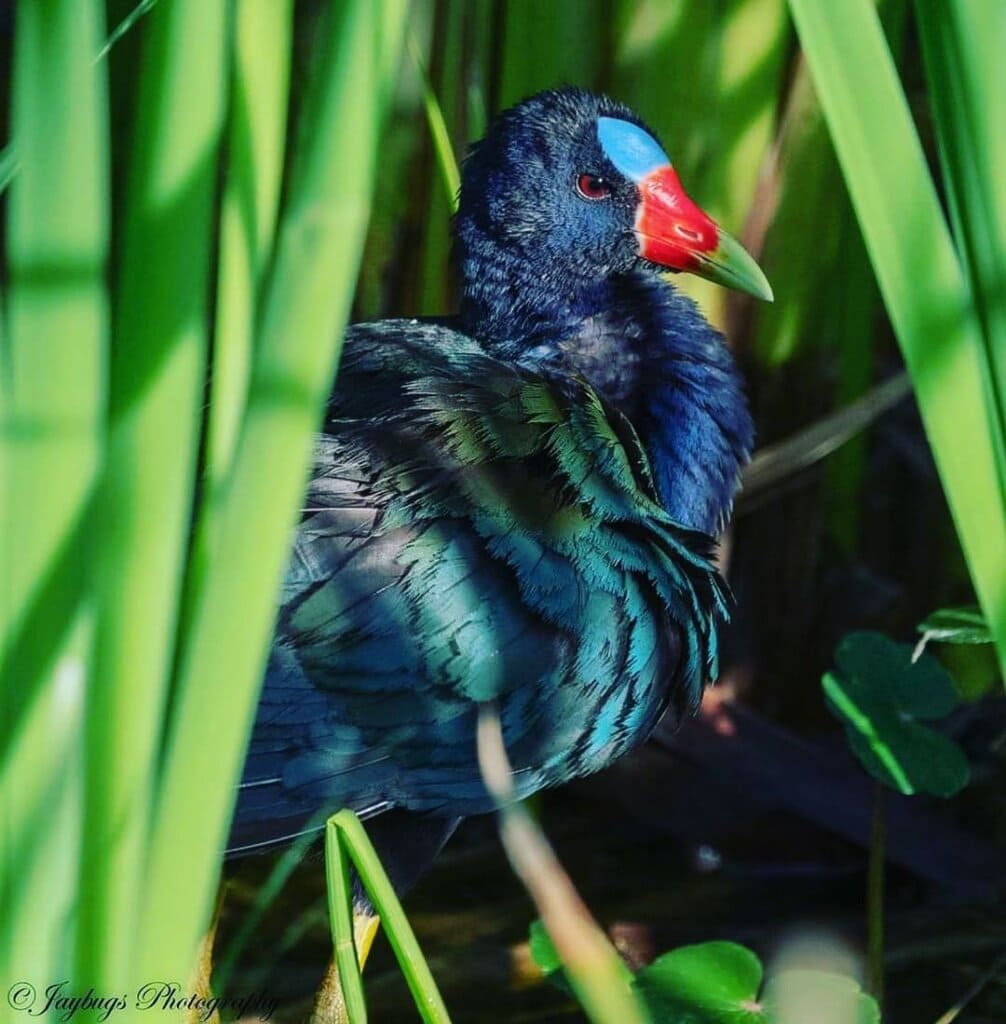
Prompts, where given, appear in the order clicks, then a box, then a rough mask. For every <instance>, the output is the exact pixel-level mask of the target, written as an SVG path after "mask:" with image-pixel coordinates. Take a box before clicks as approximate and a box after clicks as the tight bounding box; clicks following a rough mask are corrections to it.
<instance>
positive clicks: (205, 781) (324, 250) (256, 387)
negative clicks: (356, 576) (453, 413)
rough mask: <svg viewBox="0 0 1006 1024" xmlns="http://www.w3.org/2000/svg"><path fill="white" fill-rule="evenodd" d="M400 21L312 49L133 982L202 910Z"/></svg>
mask: <svg viewBox="0 0 1006 1024" xmlns="http://www.w3.org/2000/svg"><path fill="white" fill-rule="evenodd" d="M404 15H405V4H404V2H401V0H385V2H384V3H380V4H379V3H374V2H373V0H352V2H350V0H347V2H345V3H341V4H338V5H336V6H335V7H333V9H332V11H331V12H330V16H329V19H328V21H327V23H326V25H325V28H324V32H323V35H322V36H321V39H320V52H319V54H318V57H319V60H318V63H317V65H316V71H317V77H316V78H315V79H314V80H313V82H312V83H311V88H310V91H309V94H308V97H307V99H306V101H305V107H304V111H303V114H304V117H303V121H302V123H301V125H300V126H299V129H300V130H299V138H300V140H301V144H302V148H301V150H300V153H299V157H300V160H299V162H298V163H297V165H296V166H295V167H294V171H293V176H292V180H291V183H290V188H289V191H288V199H287V203H286V207H285V210H284V212H283V216H282V218H281V221H280V227H279V234H278V242H277V245H276V250H275V251H276V256H275V265H274V267H273V271H272V277H271V281H270V284H269V289H268V293H267V298H266V306H265V311H264V315H263V318H262V321H261V323H262V327H261V335H260V338H259V344H258V350H257V360H256V366H255V373H254V376H253V380H252V385H251V390H250V394H249V403H248V411H247V414H246V417H245V421H244V426H243V428H242V432H241V436H240V439H239V442H238V449H237V453H236V456H235V460H234V468H233V471H232V473H231V478H230V481H229V484H228V487H227V492H226V494H225V495H224V498H223V502H222V505H221V508H220V531H219V535H218V537H219V544H218V545H217V547H216V550H215V552H214V560H213V565H212V567H211V571H210V572H209V573H208V574H207V583H206V587H205V589H204V592H203V594H202V595H201V601H200V604H199V606H198V608H197V609H196V610H195V616H194V618H193V622H192V637H191V643H190V645H189V646H188V649H187V651H186V654H185V659H184V662H183V664H182V665H181V667H180V676H179V687H178V695H177V702H176V704H175V707H174V709H173V717H172V723H171V735H170V740H169V744H168V748H167V750H166V759H165V762H164V770H163V783H162V788H161V792H160V796H159V802H158V807H157V819H156V828H155V832H154V844H153V850H152V857H151V860H150V863H149V866H148V886H147V898H146V900H145V902H144V906H143V918H142V925H141V928H140V930H139V934H140V936H141V938H142V947H141V951H140V965H141V973H143V974H149V975H150V976H151V977H153V976H155V975H156V976H161V975H167V976H169V977H170V976H181V975H184V974H185V972H186V969H187V966H188V964H190V963H191V959H192V955H193V953H194V951H195V948H196V943H197V940H198V938H199V931H200V928H201V927H202V926H204V924H205V922H206V919H207V915H208V913H209V908H210V905H211V902H212V894H213V885H214V878H215V875H216V869H217V857H218V855H219V850H220V847H221V844H222V841H223V838H224V835H225V833H226V829H227V825H228V820H229V816H230V812H231V808H232V806H233V802H234V794H235V790H234V785H235V782H236V780H237V778H238V776H239V774H240V769H241V762H242V757H243V754H244V750H245V746H246V744H247V738H248V732H249V729H250V726H251V721H252V717H253V714H254V710H255V703H256V698H257V695H258V690H259V686H260V681H261V673H262V670H263V667H264V663H265V657H266V652H267V649H268V643H269V637H270V633H271V627H272V624H273V618H274V615H275V602H276V593H277V588H278V585H279V580H280V575H281V571H282V568H283V565H284V562H285V559H286V556H287V548H288V544H289V537H290V529H291V527H292V525H293V523H294V521H295V515H296V509H297V508H298V507H299V501H300V496H301V493H302V489H303V486H304V478H305V476H306V473H307V469H308V464H309V459H310V453H311V447H312V446H311V439H312V435H313V432H314V430H315V428H316V426H317V422H318V416H319V410H320V408H321V405H322V401H323V399H324V396H325V394H326V392H327V390H328V388H329V387H330V386H331V382H332V374H333V369H334V365H335V362H336V358H337V355H338V351H339V347H340V342H341V328H342V325H343V324H344V323H345V320H346V317H347V314H348V312H349V304H350V300H351V297H352V293H353V287H354V284H355V281H356V274H357V269H358V264H359V257H360V250H361V246H362V242H363V237H364V232H365V229H366V225H367V216H368V211H369V205H370V197H371V191H372V185H373V178H374V175H375V173H376V171H377V148H378V141H379V132H380V125H381V121H382V113H383V110H384V108H385V106H386V101H387V99H388V92H389V82H388V81H387V75H386V71H387V69H388V68H391V67H394V66H395V63H396V62H395V60H394V55H395V54H396V53H397V51H398V47H399V45H400V41H401V31H402V29H403V27H404ZM193 793H198V794H199V799H198V800H197V801H195V802H194V801H193ZM178 836H184V837H185V841H184V842H181V843H180V842H178ZM179 892H184V893H185V894H186V898H185V899H184V900H180V899H179V898H178V895H177V894H178V893H179Z"/></svg>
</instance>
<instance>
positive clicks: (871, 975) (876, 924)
mask: <svg viewBox="0 0 1006 1024" xmlns="http://www.w3.org/2000/svg"><path fill="white" fill-rule="evenodd" d="M886 854H887V816H886V814H885V810H884V786H883V784H882V783H880V782H877V783H875V785H874V789H873V823H872V825H871V828H870V861H869V867H868V869H867V879H866V913H867V938H866V950H867V953H866V985H867V988H868V989H869V991H870V993H871V995H872V996H873V997H874V999H876V1000H877V1004H878V1005H882V1004H883V1000H884V862H885V859H886Z"/></svg>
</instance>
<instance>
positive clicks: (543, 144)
mask: <svg viewBox="0 0 1006 1024" xmlns="http://www.w3.org/2000/svg"><path fill="white" fill-rule="evenodd" d="M455 238H456V247H457V255H458V258H459V264H460V269H461V274H462V288H463V292H464V295H465V298H466V300H468V301H469V302H473V301H474V302H475V303H476V304H477V305H478V306H479V307H486V306H487V304H488V306H490V307H492V306H495V307H497V312H498V313H499V314H500V315H502V316H503V317H504V319H508V320H510V322H511V323H512V322H513V321H514V319H516V321H517V322H518V323H519V321H520V319H521V316H522V315H525V310H524V306H525V305H526V303H527V301H528V300H533V299H535V298H536V297H537V298H538V299H540V300H541V301H546V300H548V299H549V298H551V299H552V300H553V301H555V302H559V303H562V304H565V305H566V306H572V307H576V306H578V305H579V304H581V303H582V302H589V298H588V296H589V295H590V293H591V292H592V291H593V290H596V289H597V288H598V287H600V286H602V285H603V283H604V282H605V281H607V280H609V279H610V278H611V277H613V276H617V275H620V274H627V273H629V272H631V271H632V270H634V269H636V268H638V267H639V266H640V265H644V266H645V265H649V266H651V267H653V268H659V269H661V270H664V271H672V272H681V271H685V272H689V273H693V274H698V275H700V276H702V277H706V278H711V279H712V280H714V281H717V282H719V283H721V284H724V285H727V286H729V287H732V288H738V289H740V290H742V291H746V292H749V293H751V294H752V295H755V296H757V297H758V298H761V299H771V297H772V291H771V288H770V287H769V284H768V281H767V280H766V279H765V276H764V274H763V273H762V272H761V270H760V269H759V267H758V265H757V264H756V263H755V261H754V260H753V259H752V258H751V257H750V256H749V255H748V253H747V252H746V251H745V250H744V249H743V248H742V247H741V245H740V243H738V242H737V241H735V240H734V239H733V238H731V237H730V235H728V234H727V233H726V232H725V231H723V230H722V229H721V228H720V227H718V226H717V225H716V224H715V222H714V221H713V220H712V219H711V218H710V217H709V216H708V215H707V214H706V213H704V212H703V211H702V210H701V209H700V208H699V207H698V206H697V205H696V204H695V203H693V202H692V200H691V199H690V198H689V197H688V195H687V194H686V192H685V191H684V189H683V188H682V186H681V183H680V181H679V180H678V176H677V174H676V173H675V171H674V168H673V166H672V164H671V161H670V159H669V158H668V156H667V154H666V153H665V152H664V150H663V148H662V147H661V145H660V143H659V142H658V141H657V139H656V137H655V136H654V134H653V133H652V132H651V131H650V130H649V129H648V128H647V127H646V125H645V124H643V122H642V121H640V119H639V118H638V117H636V115H635V114H633V113H632V111H630V110H629V109H628V108H627V107H625V106H623V105H622V104H620V103H616V102H614V101H613V100H610V99H608V98H607V97H603V96H595V95H592V94H590V93H587V92H584V91H582V90H579V89H561V90H555V91H549V92H544V93H539V94H538V95H536V96H533V97H531V98H530V99H528V100H525V101H524V102H522V103H520V104H518V105H517V106H515V107H512V108H511V109H509V110H507V111H505V112H504V113H503V114H501V115H500V117H499V118H498V119H497V120H496V122H495V123H494V124H493V126H492V127H491V129H490V130H489V132H488V134H487V135H486V137H485V139H483V140H482V141H481V142H479V143H477V144H476V145H475V146H474V147H473V148H472V150H471V152H470V153H469V155H468V157H467V159H466V161H465V164H464V168H463V175H462V185H461V195H460V202H459V209H458V214H457V218H456V221H455ZM529 289H530V292H531V294H528V291H529ZM536 292H540V293H541V294H540V295H539V296H536V295H535V293H536ZM511 293H512V294H511ZM508 307H512V309H509V310H508ZM480 312H481V314H482V319H484V318H485V313H490V312H492V311H491V310H490V309H488V308H486V309H482V310H480ZM476 315H479V314H478V313H476ZM492 326H493V327H499V326H501V325H495V324H494V325H492Z"/></svg>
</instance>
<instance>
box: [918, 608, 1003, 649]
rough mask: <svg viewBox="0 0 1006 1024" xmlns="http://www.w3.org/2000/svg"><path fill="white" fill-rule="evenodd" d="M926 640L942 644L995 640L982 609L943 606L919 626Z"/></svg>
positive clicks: (990, 641) (987, 642)
mask: <svg viewBox="0 0 1006 1024" xmlns="http://www.w3.org/2000/svg"><path fill="white" fill-rule="evenodd" d="M918 630H919V632H920V633H921V634H922V638H923V640H924V641H926V642H928V641H930V640H934V641H936V642H937V643H941V644H990V643H993V642H994V638H993V636H992V633H991V632H990V630H989V625H988V623H987V622H986V621H985V616H984V615H982V613H981V609H980V608H976V607H974V606H969V607H966V608H941V609H940V610H939V611H936V612H933V614H932V615H930V616H929V617H928V618H927V619H926V620H925V621H924V622H920V623H919V626H918Z"/></svg>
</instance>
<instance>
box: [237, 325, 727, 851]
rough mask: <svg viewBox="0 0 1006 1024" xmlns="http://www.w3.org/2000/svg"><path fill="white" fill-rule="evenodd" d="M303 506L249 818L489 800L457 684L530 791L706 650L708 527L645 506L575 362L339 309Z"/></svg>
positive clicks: (710, 652)
mask: <svg viewBox="0 0 1006 1024" xmlns="http://www.w3.org/2000/svg"><path fill="white" fill-rule="evenodd" d="M305 508H306V510H305V513H304V519H303V522H302V524H301V526H300V528H299V530H298V534H297V539H296V543H295V548H294V556H293V560H292V564H291V568H290V570H289V572H288V575H287V579H286V582H285V587H284V592H283V604H282V611H281V614H280V618H279V623H278V627H277V635H276V642H275V647H274V651H273V656H272V661H271V664H270V669H269V681H268V685H267V687H266V690H265V693H264V696H263V706H262V708H261V710H260V715H259V722H258V724H257V726H256V732H255V737H254V739H253V745H252V750H251V755H250V759H249V771H246V779H247V781H248V782H250V783H251V785H250V786H248V785H246V786H245V788H244V790H243V793H242V801H243V806H242V808H241V810H242V815H243V817H242V818H241V819H240V820H241V821H242V822H243V823H244V824H245V827H246V829H247V831H248V833H249V834H252V833H254V834H255V835H259V834H260V833H261V831H262V827H263V826H265V825H268V826H269V827H270V828H275V827H280V828H282V826H281V825H280V824H279V823H280V822H281V821H285V822H287V824H290V822H291V821H292V820H293V821H296V820H300V819H301V818H303V817H306V816H307V815H309V814H310V813H311V811H313V810H314V809H315V808H316V807H317V806H318V805H319V804H322V803H324V804H327V805H330V806H349V807H352V808H353V809H355V810H358V811H363V812H367V811H368V810H369V811H372V810H374V809H377V808H379V807H384V806H391V805H394V806H398V807H404V808H408V809H410V810H414V811H426V812H434V813H446V812H449V813H450V814H451V815H467V814H476V813H481V812H484V811H487V810H489V809H490V807H491V801H490V800H489V798H488V795H487V794H486V792H485V790H484V788H483V786H482V782H481V779H480V776H479V772H478V765H477V758H476V750H475V744H474V735H475V730H474V723H475V717H476V713H477V705H478V703H480V702H483V701H495V702H496V703H497V705H498V707H499V710H500V716H501V720H502V724H503V730H504V738H505V740H506V743H507V747H508V750H509V751H510V756H511V759H512V761H513V764H514V767H515V769H516V771H517V778H516V782H517V787H518V791H519V792H521V793H522V794H528V793H531V792H534V791H535V790H537V789H539V788H541V787H542V786H550V785H556V784H558V783H561V782H564V781H566V780H567V779H569V778H571V777H573V776H576V775H581V774H584V773H585V772H586V771H593V770H596V769H598V768H600V767H603V766H604V765H605V764H607V763H609V762H610V761H612V760H613V759H615V758H617V757H619V756H621V755H622V754H623V753H624V752H625V751H626V750H627V749H629V748H630V747H631V746H633V745H634V744H635V743H636V742H638V738H639V737H641V736H645V735H646V734H647V733H648V732H649V731H650V729H651V728H652V726H653V725H654V724H655V722H656V721H657V719H658V718H659V716H660V715H661V713H662V712H663V711H664V709H665V707H666V705H667V701H668V699H669V698H670V697H673V698H674V701H675V704H676V710H677V711H678V712H683V711H685V710H687V709H689V708H691V707H694V705H695V703H696V701H697V699H698V697H699V694H700V692H701V687H702V683H703V680H704V679H705V678H707V676H708V675H709V674H710V673H712V672H713V670H714V664H715V657H716V630H715V621H716V619H717V618H718V617H721V616H723V615H724V614H725V611H726V597H725V592H724V588H723V584H722V582H721V580H720V579H719V576H718V575H717V573H716V572H715V570H714V569H713V568H712V567H711V565H710V563H709V561H708V555H709V540H708V538H707V537H705V536H704V535H702V534H699V533H696V532H694V531H689V530H686V529H684V528H682V527H681V526H680V525H678V524H676V523H674V522H673V521H672V520H671V519H670V518H669V517H668V515H667V514H666V513H665V512H664V510H663V509H662V508H661V506H660V504H659V501H658V498H657V495H656V492H655V490H654V486H653V480H652V476H651V473H650V470H649V464H648V460H647V457H646V455H645V452H644V451H643V449H642V447H641V445H640V442H639V438H638V437H637V436H636V433H635V431H634V430H633V428H632V426H631V424H629V422H628V421H627V420H626V419H625V418H624V417H623V416H622V415H621V414H620V413H618V412H617V411H616V410H614V409H612V408H611V407H610V406H609V405H608V404H607V403H606V402H605V401H604V400H603V399H602V398H601V396H599V395H598V394H597V392H596V391H594V390H593V389H592V388H591V387H590V385H589V384H588V383H587V382H586V381H585V380H583V379H582V378H575V377H574V378H570V377H566V376H559V375H550V374H547V373H544V374H533V373H531V372H529V371H526V370H520V369H517V368H514V367H513V366H511V365H508V364H506V363H502V362H500V361H499V360H497V359H494V358H492V357H491V356H489V355H488V354H487V353H486V352H485V351H484V350H483V349H482V348H481V347H480V346H479V345H478V344H477V343H476V342H474V341H472V340H471V339H470V338H467V337H465V336H464V335H461V334H459V333H458V332H456V331H453V330H451V329H449V328H447V327H442V326H434V325H419V324H416V322H415V321H402V322H399V323H398V324H396V323H395V322H384V323H382V324H381V325H379V326H377V327H368V326H366V325H363V326H357V327H355V328H353V330H352V332H351V334H350V336H349V338H348V339H347V345H346V351H345V355H344V361H343V366H342V371H341V377H340V387H339V389H338V391H337V393H336V396H335V397H334V399H333V402H332V404H331V406H330V408H329V411H328V417H327V420H326V432H325V433H324V434H323V435H322V437H321V439H320V441H319V445H318V457H317V462H316V466H315V471H314V474H313V477H312V482H311V486H310V489H309V491H308V495H307V502H306V507H305ZM672 675H673V677H674V680H675V684H676V685H674V686H672V687H671V686H668V685H667V684H668V677H669V676H672ZM270 709H274V713H270ZM294 751H295V752H294ZM277 753H279V755H280V756H279V758H278V759H277V757H276V754H277ZM269 779H273V780H275V781H273V782H271V783H270V782H268V781H267V780H269ZM256 824H257V825H258V826H259V827H258V828H256V827H255V825H256ZM235 845H243V844H242V843H241V842H240V841H238V842H237V843H236V844H235Z"/></svg>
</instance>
